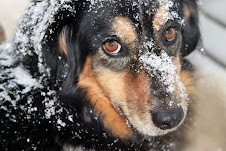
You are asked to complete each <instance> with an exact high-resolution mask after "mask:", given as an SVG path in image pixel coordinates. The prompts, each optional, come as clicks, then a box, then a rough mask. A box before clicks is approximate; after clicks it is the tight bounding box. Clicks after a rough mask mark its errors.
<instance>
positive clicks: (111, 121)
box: [78, 57, 133, 138]
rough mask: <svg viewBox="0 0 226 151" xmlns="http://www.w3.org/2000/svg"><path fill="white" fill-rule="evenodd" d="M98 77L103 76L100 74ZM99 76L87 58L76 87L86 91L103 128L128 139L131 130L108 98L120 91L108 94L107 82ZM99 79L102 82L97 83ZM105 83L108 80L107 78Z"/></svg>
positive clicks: (131, 133)
mask: <svg viewBox="0 0 226 151" xmlns="http://www.w3.org/2000/svg"><path fill="white" fill-rule="evenodd" d="M103 72H104V71H103ZM100 75H104V74H103V73H102V74H101V73H100ZM100 75H97V74H95V73H94V72H93V71H92V68H91V58H89V57H88V59H87V60H86V63H85V65H84V69H83V72H82V73H81V75H80V77H79V82H78V86H79V87H80V88H82V89H84V90H85V91H86V93H87V97H88V98H89V100H90V103H91V104H92V105H93V106H94V109H95V111H96V113H97V114H100V115H101V116H102V117H103V119H104V123H103V124H104V125H105V127H106V128H107V129H108V130H110V131H111V132H112V133H113V134H114V135H116V136H119V137H120V138H130V137H132V135H133V131H132V128H131V127H129V126H128V125H127V123H126V121H125V119H124V118H123V117H122V116H121V115H120V114H119V112H118V111H117V110H116V109H115V108H114V106H113V105H112V102H111V99H110V96H109V93H115V94H118V93H120V92H121V91H120V90H118V92H116V91H115V92H110V91H111V88H106V87H108V86H107V85H106V84H107V83H108V82H104V81H105V79H104V77H103V76H100ZM101 77H102V81H99V80H100V79H101ZM105 77H106V76H105ZM107 81H110V80H109V79H108V78H107ZM116 84H118V82H117V83H114V85H116ZM103 86H104V87H105V88H104V87H103ZM118 86H119V85H118ZM108 91H109V92H108ZM118 96H120V94H118Z"/></svg>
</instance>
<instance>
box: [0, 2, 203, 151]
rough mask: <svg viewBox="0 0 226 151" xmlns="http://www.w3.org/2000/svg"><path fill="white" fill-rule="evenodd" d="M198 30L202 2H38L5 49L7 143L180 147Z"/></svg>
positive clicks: (6, 146)
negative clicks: (192, 57) (198, 4)
mask: <svg viewBox="0 0 226 151" xmlns="http://www.w3.org/2000/svg"><path fill="white" fill-rule="evenodd" d="M199 37H200V32H199V26H198V6H197V1H196V0H135V1H130V0H120V1H115V0H106V1H103V0H81V1H80V0H79V1H73V0H60V1H48V0H39V1H33V2H31V5H30V7H29V8H28V9H27V11H26V13H25V15H24V16H23V17H22V19H21V20H20V22H19V24H18V25H17V28H16V30H15V36H14V39H13V41H12V43H10V44H9V43H8V44H7V43H5V44H3V45H1V47H0V50H1V51H0V53H1V55H0V56H1V58H0V63H1V74H0V94H1V95H0V103H1V107H0V114H1V130H0V134H1V135H0V144H1V147H0V150H79V149H81V150H181V147H183V141H182V140H183V138H184V137H185V136H183V123H185V122H186V121H187V119H186V117H187V116H188V115H189V114H188V113H190V110H189V109H188V108H190V107H191V106H188V104H189V103H188V100H189V96H191V95H192V89H193V85H194V78H193V76H192V71H193V68H192V65H191V63H190V62H189V61H187V60H186V59H185V56H187V55H188V54H190V53H191V52H192V51H193V50H194V49H195V48H196V46H197V44H198V41H199ZM6 50H7V51H6ZM181 125H182V126H181Z"/></svg>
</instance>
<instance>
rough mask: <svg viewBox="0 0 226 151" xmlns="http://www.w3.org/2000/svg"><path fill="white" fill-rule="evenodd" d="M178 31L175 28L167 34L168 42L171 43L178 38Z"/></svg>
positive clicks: (170, 29)
mask: <svg viewBox="0 0 226 151" xmlns="http://www.w3.org/2000/svg"><path fill="white" fill-rule="evenodd" d="M176 35H177V31H176V29H175V28H174V27H170V28H168V29H167V30H166V32H165V38H166V41H168V42H170V41H173V40H174V39H175V38H176Z"/></svg>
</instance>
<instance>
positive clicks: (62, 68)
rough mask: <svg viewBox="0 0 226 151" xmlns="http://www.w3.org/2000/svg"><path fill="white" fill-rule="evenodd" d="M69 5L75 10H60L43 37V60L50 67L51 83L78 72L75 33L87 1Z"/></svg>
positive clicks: (77, 49)
mask: <svg viewBox="0 0 226 151" xmlns="http://www.w3.org/2000/svg"><path fill="white" fill-rule="evenodd" d="M70 5H73V6H72V7H73V8H75V9H76V10H73V12H71V11H70V10H66V9H62V10H60V11H59V12H58V13H57V14H56V15H55V19H54V22H53V24H51V25H50V26H49V27H48V29H47V30H46V33H45V39H43V45H42V51H43V57H44V62H45V64H46V65H47V66H48V67H49V68H50V73H51V80H52V83H53V85H55V84H56V82H57V83H59V84H60V81H65V80H66V79H65V78H66V77H67V76H68V75H69V74H71V76H72V75H73V76H74V78H76V75H78V74H79V72H80V68H79V67H80V65H79V62H80V61H79V60H80V50H79V46H78V44H77V35H78V34H77V33H78V30H79V22H80V19H81V16H82V14H83V13H84V11H85V10H87V9H88V6H89V3H87V4H86V5H84V4H83V1H73V3H71V4H70ZM75 12H76V13H75Z"/></svg>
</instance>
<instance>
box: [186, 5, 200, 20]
mask: <svg viewBox="0 0 226 151" xmlns="http://www.w3.org/2000/svg"><path fill="white" fill-rule="evenodd" d="M190 5H191V4H189V2H188V3H186V4H184V16H185V20H186V21H188V19H189V18H190V17H191V16H193V17H195V16H197V11H196V10H195V9H193V8H192V7H191V6H190Z"/></svg>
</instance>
